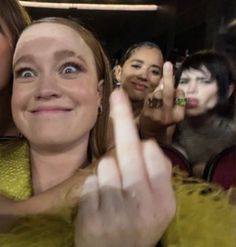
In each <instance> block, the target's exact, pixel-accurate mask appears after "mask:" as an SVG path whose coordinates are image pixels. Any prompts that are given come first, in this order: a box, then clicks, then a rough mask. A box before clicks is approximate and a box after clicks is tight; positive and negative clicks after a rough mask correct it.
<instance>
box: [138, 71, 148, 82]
mask: <svg viewBox="0 0 236 247" xmlns="http://www.w3.org/2000/svg"><path fill="white" fill-rule="evenodd" d="M148 74H149V71H148V69H146V68H142V69H140V71H139V73H138V78H139V79H140V80H142V81H147V80H148Z"/></svg>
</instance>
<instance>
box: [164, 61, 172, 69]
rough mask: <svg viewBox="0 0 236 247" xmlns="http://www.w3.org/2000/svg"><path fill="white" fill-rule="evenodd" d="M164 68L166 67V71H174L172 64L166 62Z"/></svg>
mask: <svg viewBox="0 0 236 247" xmlns="http://www.w3.org/2000/svg"><path fill="white" fill-rule="evenodd" d="M164 67H165V68H166V69H172V68H173V66H172V63H171V62H165V63H164Z"/></svg>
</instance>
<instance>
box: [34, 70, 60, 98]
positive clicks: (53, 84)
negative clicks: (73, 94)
mask: <svg viewBox="0 0 236 247" xmlns="http://www.w3.org/2000/svg"><path fill="white" fill-rule="evenodd" d="M35 97H36V99H38V100H49V99H52V98H59V97H61V91H60V88H59V87H58V81H57V79H56V76H53V75H42V76H40V78H39V80H38V85H37V88H36V94H35Z"/></svg>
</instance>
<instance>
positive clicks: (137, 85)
mask: <svg viewBox="0 0 236 247" xmlns="http://www.w3.org/2000/svg"><path fill="white" fill-rule="evenodd" d="M131 83H132V85H133V86H134V88H135V89H136V90H138V91H142V92H143V91H144V90H146V89H147V88H148V86H147V85H146V84H143V83H140V82H131Z"/></svg>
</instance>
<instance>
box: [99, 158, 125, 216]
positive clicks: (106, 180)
mask: <svg viewBox="0 0 236 247" xmlns="http://www.w3.org/2000/svg"><path fill="white" fill-rule="evenodd" d="M98 183H99V190H100V208H103V209H105V211H107V213H108V211H112V210H114V207H115V208H116V207H118V206H119V205H120V201H121V199H122V187H121V180H120V174H119V171H118V168H117V165H116V163H115V159H114V158H104V159H102V160H101V161H100V162H99V165H98Z"/></svg>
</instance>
